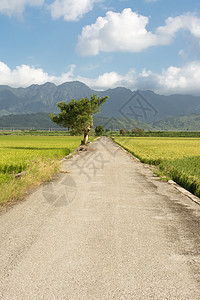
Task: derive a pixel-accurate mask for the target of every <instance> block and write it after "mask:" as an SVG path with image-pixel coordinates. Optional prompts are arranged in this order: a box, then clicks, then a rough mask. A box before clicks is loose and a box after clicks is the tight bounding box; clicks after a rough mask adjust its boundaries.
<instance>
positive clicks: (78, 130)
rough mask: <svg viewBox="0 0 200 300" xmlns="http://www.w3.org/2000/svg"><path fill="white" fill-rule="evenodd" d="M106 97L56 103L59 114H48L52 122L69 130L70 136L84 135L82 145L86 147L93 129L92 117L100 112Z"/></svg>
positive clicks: (95, 96) (94, 96)
mask: <svg viewBox="0 0 200 300" xmlns="http://www.w3.org/2000/svg"><path fill="white" fill-rule="evenodd" d="M107 98H108V96H105V97H102V98H99V97H97V95H96V94H94V95H92V96H91V97H90V99H88V97H86V98H81V99H80V100H75V99H72V100H70V101H69V102H68V103H66V102H63V101H61V102H59V103H57V106H58V108H59V109H60V111H61V112H60V113H59V114H58V115H57V116H55V115H54V114H50V118H51V120H52V121H53V122H55V123H57V124H58V125H60V126H63V127H65V128H67V129H68V130H71V133H72V134H84V139H83V141H81V144H82V145H87V142H88V135H89V133H90V131H91V129H92V127H93V115H94V114H96V113H98V112H100V106H101V105H103V104H104V103H105V102H106V100H107Z"/></svg>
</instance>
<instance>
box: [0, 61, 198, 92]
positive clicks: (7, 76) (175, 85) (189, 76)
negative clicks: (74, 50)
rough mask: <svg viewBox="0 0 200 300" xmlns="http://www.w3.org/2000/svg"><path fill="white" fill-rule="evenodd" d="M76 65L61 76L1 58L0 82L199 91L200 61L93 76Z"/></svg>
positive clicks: (102, 88) (98, 88) (22, 85)
mask: <svg viewBox="0 0 200 300" xmlns="http://www.w3.org/2000/svg"><path fill="white" fill-rule="evenodd" d="M75 67H76V66H75V65H71V66H70V68H69V71H68V72H66V73H63V74H61V75H60V76H52V75H49V74H48V73H47V72H44V70H43V69H41V68H35V67H31V66H27V65H22V66H18V67H16V68H15V69H13V70H11V69H10V68H9V67H8V66H7V65H6V64H5V63H3V62H0V84H1V85H2V84H3V85H10V86H12V87H20V86H21V87H27V86H30V85H31V84H44V83H46V82H53V83H55V84H56V85H59V84H62V83H64V82H69V81H75V80H79V81H81V82H83V83H85V84H87V85H88V86H89V87H90V88H93V89H96V90H105V89H108V88H115V87H118V86H122V87H126V88H129V89H131V90H136V89H141V90H148V89H149V90H153V91H155V92H157V93H160V94H166V95H168V94H176V93H179V94H193V95H200V85H199V78H200V61H193V62H189V63H187V64H185V65H184V66H182V67H177V66H170V67H169V68H167V69H163V70H162V71H161V72H160V73H154V72H152V71H151V70H145V69H144V70H142V71H141V72H139V73H137V72H136V71H135V70H134V69H130V70H129V71H128V72H127V73H126V74H119V73H117V72H107V73H104V74H101V75H99V76H98V77H96V78H87V77H83V76H78V75H75V74H74V73H75Z"/></svg>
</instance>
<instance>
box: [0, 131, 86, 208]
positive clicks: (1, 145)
mask: <svg viewBox="0 0 200 300" xmlns="http://www.w3.org/2000/svg"><path fill="white" fill-rule="evenodd" d="M80 140H81V137H71V136H68V137H66V136H54V137H50V136H0V204H2V203H5V202H7V201H8V200H12V199H18V198H20V197H21V196H22V195H23V194H24V192H25V191H26V190H27V189H29V188H30V187H33V186H36V185H37V184H40V183H41V182H42V181H45V180H50V178H51V175H52V174H54V173H56V172H58V169H59V163H58V162H59V159H61V158H62V157H64V156H66V155H68V154H69V153H70V152H72V151H73V150H74V149H75V148H77V147H78V146H79V145H80ZM23 171H26V173H25V174H24V176H22V177H20V178H16V177H15V175H16V174H17V173H20V172H23Z"/></svg>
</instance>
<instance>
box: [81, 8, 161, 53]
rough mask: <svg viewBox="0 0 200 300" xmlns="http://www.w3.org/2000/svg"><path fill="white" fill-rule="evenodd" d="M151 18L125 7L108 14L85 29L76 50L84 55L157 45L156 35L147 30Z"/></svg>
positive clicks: (137, 49) (132, 50) (139, 49)
mask: <svg viewBox="0 0 200 300" xmlns="http://www.w3.org/2000/svg"><path fill="white" fill-rule="evenodd" d="M147 24H148V17H145V16H142V15H139V14H137V13H135V12H132V11H131V9H130V8H126V9H124V10H123V11H122V13H115V12H112V11H109V12H107V13H106V16H105V17H104V18H102V17H99V18H98V19H97V20H96V23H95V24H92V25H88V26H85V27H83V29H82V33H81V35H80V36H79V41H78V45H77V50H78V52H79V53H80V54H81V55H97V54H98V53H99V52H100V51H104V52H112V51H123V52H140V51H142V50H144V49H145V48H148V47H149V46H153V45H155V44H156V36H155V35H153V34H152V33H151V32H148V31H147V30H146V25H147Z"/></svg>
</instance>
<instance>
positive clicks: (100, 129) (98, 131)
mask: <svg viewBox="0 0 200 300" xmlns="http://www.w3.org/2000/svg"><path fill="white" fill-rule="evenodd" d="M103 133H104V128H103V126H101V125H99V126H97V127H96V128H95V134H96V135H98V136H99V135H102V134H103Z"/></svg>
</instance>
